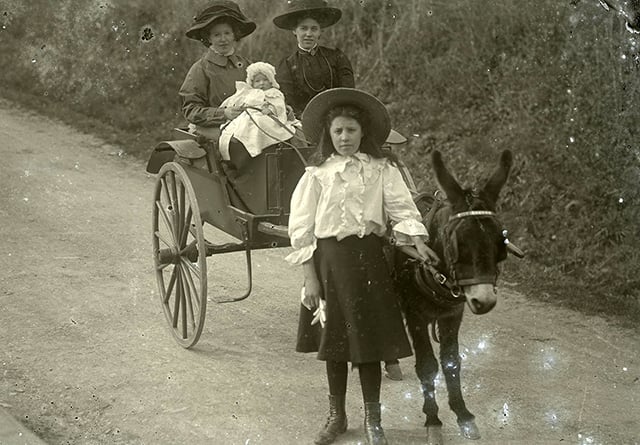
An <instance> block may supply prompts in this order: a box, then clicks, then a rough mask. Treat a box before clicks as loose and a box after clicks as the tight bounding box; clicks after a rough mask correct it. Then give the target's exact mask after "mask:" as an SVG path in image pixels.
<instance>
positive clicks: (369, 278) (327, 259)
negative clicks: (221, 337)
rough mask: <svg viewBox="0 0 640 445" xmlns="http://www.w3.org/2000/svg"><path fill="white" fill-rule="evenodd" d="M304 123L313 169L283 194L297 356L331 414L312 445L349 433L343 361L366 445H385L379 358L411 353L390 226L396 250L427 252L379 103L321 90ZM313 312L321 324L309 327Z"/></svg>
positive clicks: (352, 92) (351, 92) (347, 91)
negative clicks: (322, 388) (312, 366)
mask: <svg viewBox="0 0 640 445" xmlns="http://www.w3.org/2000/svg"><path fill="white" fill-rule="evenodd" d="M302 125H303V130H304V133H305V135H306V136H307V138H309V139H310V140H311V141H313V142H316V143H317V144H318V158H319V159H318V161H319V162H318V164H319V165H318V166H317V167H308V168H307V170H306V172H305V173H304V175H303V176H302V178H301V179H300V181H299V183H298V185H297V187H296V189H295V191H294V193H293V196H292V198H291V212H290V217H289V237H290V239H291V245H292V247H293V248H294V249H295V250H294V252H293V253H291V254H290V255H289V256H288V257H287V260H288V261H289V262H290V263H291V264H297V265H302V266H303V271H304V290H303V294H302V303H303V304H302V306H301V308H300V320H299V326H298V339H297V345H296V351H298V352H317V356H318V359H319V360H323V361H325V362H326V372H327V380H328V383H329V417H328V420H327V423H326V425H325V427H324V428H323V429H322V430H321V431H320V433H319V434H318V437H317V438H316V441H315V443H316V444H320V445H322V444H330V443H332V442H333V441H334V440H335V439H336V437H337V436H338V435H339V434H341V433H343V432H345V431H346V429H347V416H346V412H345V394H346V387H347V372H348V362H351V363H353V364H354V365H357V367H358V371H359V374H360V382H361V387H362V395H363V400H364V407H365V420H364V428H365V434H366V438H367V443H368V444H386V443H387V441H386V438H385V436H384V431H383V429H382V427H381V423H380V384H381V369H380V362H381V361H385V360H394V359H398V358H402V357H407V356H410V355H411V347H410V345H409V342H408V339H407V335H406V332H405V329H404V324H403V321H402V316H401V313H400V308H399V304H398V300H397V298H396V295H395V293H394V289H393V284H392V281H391V278H390V274H389V270H388V266H387V263H386V261H385V258H384V254H383V251H382V248H383V244H384V241H383V236H384V235H385V233H386V231H387V226H388V223H389V222H391V224H392V227H393V233H394V236H395V238H396V241H397V243H398V244H414V245H415V246H416V248H417V250H418V252H419V254H420V255H421V257H422V258H423V259H425V260H426V259H427V258H430V257H431V258H435V254H434V253H433V252H432V251H431V250H430V249H429V248H428V247H427V246H426V244H425V240H424V238H426V237H427V231H426V228H425V227H424V225H423V224H422V223H421V219H422V218H421V215H420V213H419V212H418V210H417V208H416V206H415V204H414V202H413V200H412V198H411V194H410V192H409V190H408V189H407V187H406V185H405V183H404V181H403V179H402V176H401V174H400V171H399V170H398V168H397V167H396V165H395V158H394V157H393V155H392V154H391V153H387V152H384V151H382V150H381V146H382V144H383V143H384V142H385V140H386V138H387V136H388V134H389V131H390V119H389V114H388V113H387V110H386V108H385V107H384V105H383V104H382V103H381V102H380V101H378V100H377V99H376V98H375V97H373V96H371V95H370V94H368V93H365V92H363V91H360V90H356V89H353V88H336V89H331V90H327V91H325V92H322V93H320V94H318V95H317V96H315V97H314V98H313V99H312V100H311V102H310V103H309V104H308V105H307V107H306V109H305V111H304V113H303V115H302ZM314 309H316V313H317V315H318V317H317V318H320V320H321V322H322V323H320V324H318V323H316V324H314V325H312V324H311V323H312V321H315V320H314ZM318 311H320V313H318ZM322 325H324V326H322Z"/></svg>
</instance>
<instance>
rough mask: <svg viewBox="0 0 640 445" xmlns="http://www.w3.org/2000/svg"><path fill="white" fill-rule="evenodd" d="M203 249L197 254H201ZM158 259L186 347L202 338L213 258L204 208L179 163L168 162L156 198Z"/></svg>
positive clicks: (170, 311) (168, 306)
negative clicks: (209, 260) (209, 261)
mask: <svg viewBox="0 0 640 445" xmlns="http://www.w3.org/2000/svg"><path fill="white" fill-rule="evenodd" d="M196 254H197V257H196ZM153 259H154V266H155V273H156V279H157V283H158V290H159V293H160V302H161V304H162V309H163V311H164V314H165V317H166V319H167V322H168V323H169V327H170V329H171V332H172V334H173V336H174V338H175V339H176V341H177V342H178V343H179V344H180V345H181V346H183V347H185V348H189V347H191V346H193V345H195V344H196V343H197V342H198V339H199V338H200V334H201V333H202V328H203V327H204V319H205V314H206V306H207V262H206V249H205V243H204V234H203V230H202V219H201V217H200V209H199V207H198V202H197V201H196V196H195V193H194V191H193V186H192V185H191V181H190V180H189V177H188V176H187V175H186V173H185V171H184V169H183V168H182V166H180V165H179V164H176V163H174V162H169V163H167V164H165V165H164V166H163V167H162V169H161V170H160V172H159V173H158V177H157V180H156V187H155V194H154V200H153Z"/></svg>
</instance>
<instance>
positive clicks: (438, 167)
mask: <svg viewBox="0 0 640 445" xmlns="http://www.w3.org/2000/svg"><path fill="white" fill-rule="evenodd" d="M431 159H432V161H433V170H434V172H435V174H436V180H437V181H438V184H439V185H440V188H441V189H442V191H443V192H444V193H445V194H446V195H447V198H448V199H449V200H450V201H452V202H455V201H458V200H460V199H462V198H463V196H464V193H463V192H462V188H461V187H460V185H458V181H456V179H455V178H454V177H453V176H451V173H449V170H447V167H446V166H445V165H444V162H443V161H442V155H441V154H440V152H439V151H438V150H436V151H434V152H433V155H432V156H431Z"/></svg>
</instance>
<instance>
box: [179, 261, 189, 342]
mask: <svg viewBox="0 0 640 445" xmlns="http://www.w3.org/2000/svg"><path fill="white" fill-rule="evenodd" d="M180 277H182V273H181V274H180ZM186 286H187V283H185V282H184V280H183V279H182V278H181V279H180V287H181V289H182V292H180V310H181V311H182V338H187V337H188V335H187V301H186V299H187V292H186V290H187V289H186Z"/></svg>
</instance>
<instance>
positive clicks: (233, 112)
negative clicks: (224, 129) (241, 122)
mask: <svg viewBox="0 0 640 445" xmlns="http://www.w3.org/2000/svg"><path fill="white" fill-rule="evenodd" d="M243 111H244V108H242V107H227V108H225V109H224V117H226V118H227V120H230V121H232V120H234V119H235V118H236V117H238V116H239V115H240V113H242V112H243Z"/></svg>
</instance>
